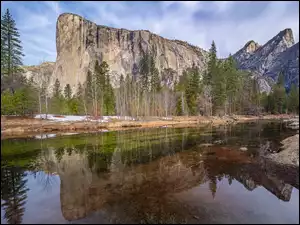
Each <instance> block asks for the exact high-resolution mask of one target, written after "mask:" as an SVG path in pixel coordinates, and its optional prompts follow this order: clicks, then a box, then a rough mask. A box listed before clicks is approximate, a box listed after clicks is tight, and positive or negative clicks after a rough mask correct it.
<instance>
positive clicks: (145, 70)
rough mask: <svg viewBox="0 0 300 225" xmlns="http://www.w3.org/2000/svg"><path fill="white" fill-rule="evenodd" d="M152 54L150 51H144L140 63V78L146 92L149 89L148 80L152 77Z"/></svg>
mask: <svg viewBox="0 0 300 225" xmlns="http://www.w3.org/2000/svg"><path fill="white" fill-rule="evenodd" d="M151 61H152V59H151V56H150V54H149V53H144V54H143V57H142V58H141V60H140V63H139V72H140V75H141V78H140V81H139V83H140V85H141V87H142V91H143V92H145V91H147V90H148V80H149V77H150V70H151V69H150V67H151Z"/></svg>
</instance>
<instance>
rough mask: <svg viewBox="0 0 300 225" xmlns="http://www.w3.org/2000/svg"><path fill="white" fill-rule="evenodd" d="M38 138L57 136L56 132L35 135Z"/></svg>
mask: <svg viewBox="0 0 300 225" xmlns="http://www.w3.org/2000/svg"><path fill="white" fill-rule="evenodd" d="M34 137H35V138H36V139H46V138H53V137H56V134H42V135H36V136H34Z"/></svg>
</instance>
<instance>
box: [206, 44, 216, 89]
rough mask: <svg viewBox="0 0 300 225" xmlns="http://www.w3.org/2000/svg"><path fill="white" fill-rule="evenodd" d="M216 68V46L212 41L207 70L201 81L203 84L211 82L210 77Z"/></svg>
mask: <svg viewBox="0 0 300 225" xmlns="http://www.w3.org/2000/svg"><path fill="white" fill-rule="evenodd" d="M216 70H217V48H216V45H215V42H214V41H213V42H212V44H211V48H210V49H209V61H208V65H207V71H206V73H205V74H204V77H203V82H204V84H205V85H211V84H212V78H213V76H214V74H215V73H216Z"/></svg>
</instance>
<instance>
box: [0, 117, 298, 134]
mask: <svg viewBox="0 0 300 225" xmlns="http://www.w3.org/2000/svg"><path fill="white" fill-rule="evenodd" d="M293 117H294V115H289V114H280V115H265V116H245V115H235V116H224V117H216V116H212V117H208V116H186V117H185V116H175V117H170V118H171V120H164V119H163V118H159V117H148V118H141V120H140V121H122V120H114V121H110V122H103V123H101V122H90V121H80V122H78V121H76V122H56V121H55V122H54V121H51V120H43V119H34V118H30V117H7V116H1V139H7V138H14V137H27V136H32V135H35V134H40V133H56V134H63V133H65V132H77V133H85V132H97V131H100V132H101V131H103V130H108V131H114V130H124V129H137V128H154V127H162V126H167V127H195V126H201V125H202V126H204V125H208V124H211V125H213V126H218V125H223V124H228V123H242V122H249V121H257V120H280V119H289V118H293Z"/></svg>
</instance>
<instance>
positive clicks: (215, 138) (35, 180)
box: [1, 122, 299, 223]
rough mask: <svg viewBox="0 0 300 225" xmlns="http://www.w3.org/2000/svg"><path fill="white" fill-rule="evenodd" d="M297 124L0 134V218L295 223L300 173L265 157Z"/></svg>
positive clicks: (5, 220) (19, 220) (12, 220)
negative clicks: (16, 136)
mask: <svg viewBox="0 0 300 225" xmlns="http://www.w3.org/2000/svg"><path fill="white" fill-rule="evenodd" d="M293 134H294V133H293V131H290V130H286V129H285V128H284V127H283V126H282V124H280V123H277V122H276V123H273V122H263V123H249V124H239V125H235V126H221V127H219V128H212V127H205V128H176V129H175V128H159V129H145V130H135V131H134V130H130V131H118V132H108V133H102V134H78V135H72V136H63V137H54V138H53V137H52V138H46V139H35V138H26V139H14V140H2V141H1V149H2V150H1V156H2V157H1V223H299V174H298V173H297V172H295V170H293V169H287V168H281V167H279V166H277V165H274V164H272V163H270V162H267V161H265V160H262V156H263V155H265V154H272V153H271V152H273V151H278V150H279V149H280V141H281V140H283V139H284V138H286V137H288V136H291V135H293ZM241 147H247V150H246V151H242V150H240V148H241Z"/></svg>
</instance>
